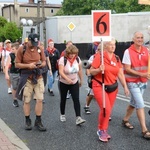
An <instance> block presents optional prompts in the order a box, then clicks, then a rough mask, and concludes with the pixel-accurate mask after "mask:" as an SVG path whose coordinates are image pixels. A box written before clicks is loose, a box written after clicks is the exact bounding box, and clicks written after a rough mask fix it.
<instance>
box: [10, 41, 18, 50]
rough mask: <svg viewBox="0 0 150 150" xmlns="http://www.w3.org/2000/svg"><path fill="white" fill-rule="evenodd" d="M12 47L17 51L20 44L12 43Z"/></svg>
mask: <svg viewBox="0 0 150 150" xmlns="http://www.w3.org/2000/svg"><path fill="white" fill-rule="evenodd" d="M11 47H12V48H13V47H15V48H16V49H18V48H19V43H18V42H15V43H12V45H11Z"/></svg>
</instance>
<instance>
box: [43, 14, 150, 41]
mask: <svg viewBox="0 0 150 150" xmlns="http://www.w3.org/2000/svg"><path fill="white" fill-rule="evenodd" d="M149 16H150V12H141V13H126V14H112V16H111V29H112V31H111V32H112V36H114V37H115V38H116V39H117V41H118V42H127V41H131V40H132V35H133V33H134V32H136V31H142V32H143V33H144V36H145V41H147V40H149V35H148V31H147V27H148V26H149V25H150V17H149ZM70 22H73V23H74V24H75V26H76V28H75V29H74V30H73V31H72V32H71V31H70V30H69V29H68V28H67V25H68V24H69V23H70ZM46 29H47V32H46V34H47V35H46V37H47V38H49V37H51V38H52V39H54V41H55V42H56V43H63V42H64V40H66V41H68V40H72V41H73V42H74V43H90V42H91V41H92V36H91V35H92V16H91V15H78V16H55V17H48V18H47V20H46Z"/></svg>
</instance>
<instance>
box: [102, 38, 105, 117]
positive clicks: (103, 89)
mask: <svg viewBox="0 0 150 150" xmlns="http://www.w3.org/2000/svg"><path fill="white" fill-rule="evenodd" d="M101 65H102V66H103V65H104V53H103V40H102V38H101ZM102 99H103V112H104V114H103V115H104V117H105V116H106V110H105V108H106V101H105V83H104V70H102Z"/></svg>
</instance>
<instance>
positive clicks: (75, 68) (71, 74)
mask: <svg viewBox="0 0 150 150" xmlns="http://www.w3.org/2000/svg"><path fill="white" fill-rule="evenodd" d="M78 58H79V57H78ZM60 64H61V65H63V66H64V57H61V58H60V59H59V65H60ZM79 64H81V59H80V58H79V63H78V61H77V60H75V61H74V62H73V64H72V66H71V64H70V62H69V61H68V60H67V62H66V65H65V67H64V73H65V74H66V76H68V78H70V79H71V80H72V81H73V83H74V84H75V83H76V82H77V81H78V72H79ZM59 80H60V81H61V82H63V83H65V84H68V82H67V81H66V80H65V79H64V78H62V77H61V76H60V79H59Z"/></svg>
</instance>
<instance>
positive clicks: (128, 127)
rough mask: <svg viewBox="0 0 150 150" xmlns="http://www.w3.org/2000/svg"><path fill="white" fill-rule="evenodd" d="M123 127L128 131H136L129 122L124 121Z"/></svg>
mask: <svg viewBox="0 0 150 150" xmlns="http://www.w3.org/2000/svg"><path fill="white" fill-rule="evenodd" d="M122 125H123V126H124V127H125V128H127V129H134V127H133V125H131V124H130V123H129V121H125V120H122Z"/></svg>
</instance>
